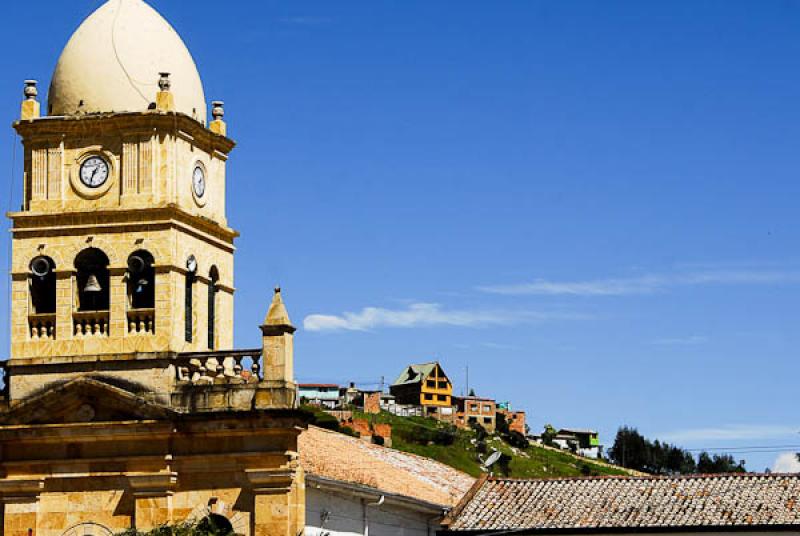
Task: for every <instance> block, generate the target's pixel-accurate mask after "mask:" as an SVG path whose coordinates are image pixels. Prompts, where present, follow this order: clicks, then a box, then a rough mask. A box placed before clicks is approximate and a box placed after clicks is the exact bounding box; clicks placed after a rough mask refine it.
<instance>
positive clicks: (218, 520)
mask: <svg viewBox="0 0 800 536" xmlns="http://www.w3.org/2000/svg"><path fill="white" fill-rule="evenodd" d="M196 532H197V533H198V534H217V535H219V536H223V535H227V534H233V533H234V532H233V525H232V524H231V522H230V521H229V520H228V518H226V517H225V516H221V515H218V514H209V515H208V516H206V517H204V518H203V520H202V521H200V523H198V524H197V531H196Z"/></svg>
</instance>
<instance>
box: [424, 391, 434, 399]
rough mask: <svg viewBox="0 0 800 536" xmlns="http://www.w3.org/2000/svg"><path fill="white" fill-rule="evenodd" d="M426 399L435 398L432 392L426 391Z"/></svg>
mask: <svg viewBox="0 0 800 536" xmlns="http://www.w3.org/2000/svg"><path fill="white" fill-rule="evenodd" d="M425 400H433V395H432V394H430V393H425Z"/></svg>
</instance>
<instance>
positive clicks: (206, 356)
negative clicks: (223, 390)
mask: <svg viewBox="0 0 800 536" xmlns="http://www.w3.org/2000/svg"><path fill="white" fill-rule="evenodd" d="M261 352H262V350H261V348H258V349H256V350H229V351H222V352H197V353H187V354H180V355H179V356H178V358H177V361H178V362H177V363H176V367H175V368H176V373H177V378H178V381H179V382H187V383H191V384H194V385H211V384H217V383H223V384H224V383H255V382H258V381H260V380H261V378H262V376H261V373H262V370H263V369H262V367H261Z"/></svg>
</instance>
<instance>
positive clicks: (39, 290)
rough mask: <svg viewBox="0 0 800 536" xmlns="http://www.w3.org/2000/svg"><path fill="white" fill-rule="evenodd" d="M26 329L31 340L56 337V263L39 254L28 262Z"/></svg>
mask: <svg viewBox="0 0 800 536" xmlns="http://www.w3.org/2000/svg"><path fill="white" fill-rule="evenodd" d="M28 293H29V297H30V300H29V312H30V314H29V315H28V329H29V334H30V338H31V340H53V339H55V337H56V263H55V262H53V259H51V258H50V257H46V256H39V257H36V258H35V259H33V260H32V261H31V263H30V275H29V276H28Z"/></svg>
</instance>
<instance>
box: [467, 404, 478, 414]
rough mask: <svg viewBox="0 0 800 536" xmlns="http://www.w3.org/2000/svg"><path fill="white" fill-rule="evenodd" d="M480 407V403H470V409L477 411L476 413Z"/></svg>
mask: <svg viewBox="0 0 800 536" xmlns="http://www.w3.org/2000/svg"><path fill="white" fill-rule="evenodd" d="M479 408H480V406H478V404H470V405H469V410H470V411H473V412H475V413H477V412H478V411H480V409H479Z"/></svg>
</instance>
